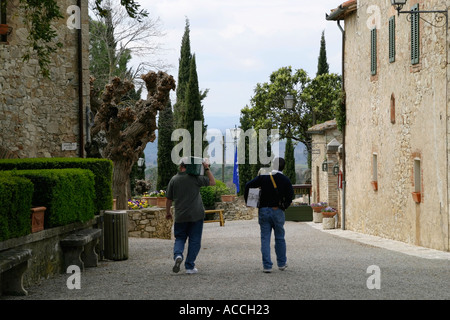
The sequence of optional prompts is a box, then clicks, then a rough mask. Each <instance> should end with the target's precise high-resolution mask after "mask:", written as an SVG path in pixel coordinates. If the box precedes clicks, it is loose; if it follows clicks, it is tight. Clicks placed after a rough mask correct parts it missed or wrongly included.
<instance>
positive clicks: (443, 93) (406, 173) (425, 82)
mask: <svg viewBox="0 0 450 320" xmlns="http://www.w3.org/2000/svg"><path fill="white" fill-rule="evenodd" d="M416 3H419V4H420V10H437V9H441V10H442V8H445V7H447V6H448V1H447V2H446V1H438V0H434V1H408V3H407V5H406V6H405V8H404V9H406V10H410V8H411V6H413V5H414V4H416ZM371 5H375V6H376V7H375V9H377V10H376V13H374V11H370V10H367V8H368V7H369V6H371ZM378 9H379V10H378ZM392 16H395V28H396V30H395V41H396V43H395V51H396V55H395V62H389V46H388V39H389V18H390V17H392ZM406 18H407V15H405V14H401V15H400V16H397V12H396V11H395V10H394V8H393V7H392V6H391V4H390V2H389V1H381V0H378V1H373V0H370V1H369V0H361V1H358V10H357V12H355V13H353V14H351V15H350V16H349V17H347V18H346V19H345V29H346V43H345V63H344V68H345V88H346V97H347V100H346V108H347V127H346V174H347V176H346V180H347V189H346V227H347V228H348V229H350V230H355V231H358V232H363V233H368V234H373V235H377V236H381V237H386V238H391V239H395V240H400V241H404V242H407V243H412V244H416V245H421V246H425V247H430V248H434V249H439V250H449V205H448V202H449V197H448V192H449V185H448V179H449V178H448V177H449V164H448V162H447V159H448V156H449V146H448V142H449V136H448V134H449V132H448V131H447V128H448V127H449V123H450V118H448V117H447V116H448V114H449V110H448V108H449V107H450V103H449V101H447V97H448V91H447V90H448V88H449V87H448V82H449V79H448V78H447V76H448V71H449V65H448V64H447V56H446V52H447V51H448V48H449V40H448V39H446V30H445V27H444V28H437V27H433V26H431V25H429V24H427V23H425V22H424V21H423V20H420V40H419V42H420V61H419V64H418V65H412V64H411V58H410V47H411V38H410V37H411V23H410V22H409V21H408V20H407V19H406ZM421 18H424V19H427V20H429V21H430V20H432V19H433V15H432V14H423V16H422V15H421ZM374 19H375V20H374ZM372 22H376V23H377V22H378V29H377V74H376V75H375V76H373V75H371V70H370V51H371V38H370V34H371V31H370V28H369V26H370V25H371V24H372ZM374 156H376V159H377V160H376V164H374V163H375V162H374ZM415 161H419V163H420V172H419V176H418V177H419V180H420V192H421V202H420V203H416V202H415V201H414V200H413V198H412V192H413V191H415V189H416V182H415V173H414V171H415V169H414V164H415ZM374 172H375V173H376V174H375V173H374ZM374 176H375V178H374ZM374 179H375V180H376V181H377V182H378V190H374V189H373V188H372V186H371V181H373V180H374Z"/></svg>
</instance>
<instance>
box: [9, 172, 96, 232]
mask: <svg viewBox="0 0 450 320" xmlns="http://www.w3.org/2000/svg"><path fill="white" fill-rule="evenodd" d="M9 172H11V174H13V175H16V176H20V177H24V178H27V179H30V180H31V181H32V182H33V184H34V192H33V199H32V205H33V206H34V207H40V206H43V207H46V208H47V210H46V211H45V218H44V226H45V228H52V227H57V226H63V225H66V224H69V223H73V222H77V221H81V222H85V221H88V220H89V219H92V218H93V217H94V214H95V210H96V209H95V205H94V200H95V191H94V174H93V173H92V172H91V171H90V170H85V169H49V170H13V171H9Z"/></svg>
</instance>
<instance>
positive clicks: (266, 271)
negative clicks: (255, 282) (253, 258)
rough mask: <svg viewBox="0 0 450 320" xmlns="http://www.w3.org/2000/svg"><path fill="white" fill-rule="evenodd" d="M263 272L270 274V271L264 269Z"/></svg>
mask: <svg viewBox="0 0 450 320" xmlns="http://www.w3.org/2000/svg"><path fill="white" fill-rule="evenodd" d="M263 272H264V273H271V272H272V269H264V270H263Z"/></svg>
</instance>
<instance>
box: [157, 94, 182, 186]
mask: <svg viewBox="0 0 450 320" xmlns="http://www.w3.org/2000/svg"><path fill="white" fill-rule="evenodd" d="M172 131H173V113H172V104H171V103H170V100H169V102H168V103H167V106H166V108H164V109H163V110H161V111H160V112H159V118H158V177H157V181H156V189H157V190H166V188H167V185H168V184H169V181H170V179H171V178H172V177H173V176H174V175H175V174H176V173H177V166H176V164H174V163H173V162H172V159H171V152H172V148H173V146H174V142H173V141H172V140H171V136H172Z"/></svg>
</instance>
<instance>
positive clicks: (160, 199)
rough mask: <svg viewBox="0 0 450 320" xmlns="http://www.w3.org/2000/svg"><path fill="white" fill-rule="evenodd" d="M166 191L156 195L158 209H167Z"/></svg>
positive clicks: (160, 191)
mask: <svg viewBox="0 0 450 320" xmlns="http://www.w3.org/2000/svg"><path fill="white" fill-rule="evenodd" d="M166 202H167V198H166V191H165V190H159V192H158V193H157V194H156V206H157V207H163V208H165V207H166Z"/></svg>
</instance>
